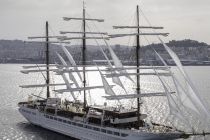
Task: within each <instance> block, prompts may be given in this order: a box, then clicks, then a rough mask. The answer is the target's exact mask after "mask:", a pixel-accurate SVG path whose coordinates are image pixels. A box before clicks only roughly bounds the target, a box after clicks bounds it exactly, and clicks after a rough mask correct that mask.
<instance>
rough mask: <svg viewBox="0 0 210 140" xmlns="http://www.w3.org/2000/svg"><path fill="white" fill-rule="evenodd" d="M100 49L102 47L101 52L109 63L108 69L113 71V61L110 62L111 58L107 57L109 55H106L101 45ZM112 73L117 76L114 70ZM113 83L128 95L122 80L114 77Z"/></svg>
mask: <svg viewBox="0 0 210 140" xmlns="http://www.w3.org/2000/svg"><path fill="white" fill-rule="evenodd" d="M99 47H100V50H101V52H102V53H103V55H104V57H105V59H106V60H107V62H108V67H109V69H113V66H112V63H111V61H110V60H109V58H108V57H107V55H106V53H105V52H104V50H103V48H102V47H101V46H100V45H99ZM111 73H113V74H116V71H115V70H113V71H112V72H111ZM112 81H113V83H115V84H117V85H119V86H120V87H121V88H123V90H124V91H125V93H126V94H127V91H126V89H125V87H124V85H123V84H122V82H121V80H120V78H119V77H112Z"/></svg>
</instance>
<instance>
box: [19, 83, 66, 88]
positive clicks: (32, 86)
mask: <svg viewBox="0 0 210 140" xmlns="http://www.w3.org/2000/svg"><path fill="white" fill-rule="evenodd" d="M65 85H66V84H65V83H61V84H39V85H21V86H20V87H21V88H37V87H47V86H65Z"/></svg>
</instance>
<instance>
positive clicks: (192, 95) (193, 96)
mask: <svg viewBox="0 0 210 140" xmlns="http://www.w3.org/2000/svg"><path fill="white" fill-rule="evenodd" d="M159 40H160V41H161V43H162V44H163V46H164V48H165V49H166V50H167V52H168V53H169V55H170V56H171V58H172V59H173V60H174V62H175V63H176V65H177V67H178V69H179V71H180V72H181V74H182V75H183V77H184V79H185V81H186V85H187V88H188V91H187V92H186V94H187V97H188V98H189V99H190V100H191V101H192V102H193V104H194V105H195V106H196V108H197V109H198V111H199V112H200V113H201V114H203V115H205V116H208V117H210V112H209V111H208V109H207V108H206V106H205V105H204V104H203V103H202V101H201V98H200V97H199V94H198V93H197V90H196V89H195V87H194V85H193V83H192V82H191V80H190V79H189V77H188V75H187V73H186V72H185V70H184V68H183V66H182V64H181V62H180V60H179V58H178V56H177V55H176V54H175V53H174V52H173V51H172V50H171V49H170V48H169V47H168V46H167V45H166V44H165V43H164V42H163V41H162V40H161V39H160V38H159ZM188 106H190V104H189V105H188Z"/></svg>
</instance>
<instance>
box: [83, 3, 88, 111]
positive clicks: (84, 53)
mask: <svg viewBox="0 0 210 140" xmlns="http://www.w3.org/2000/svg"><path fill="white" fill-rule="evenodd" d="M82 21H83V32H84V33H83V39H82V65H83V87H84V110H85V109H86V104H87V103H86V91H85V86H86V77H85V65H86V39H85V37H86V32H85V31H86V29H85V26H86V25H85V24H86V23H85V4H84V2H83V20H82Z"/></svg>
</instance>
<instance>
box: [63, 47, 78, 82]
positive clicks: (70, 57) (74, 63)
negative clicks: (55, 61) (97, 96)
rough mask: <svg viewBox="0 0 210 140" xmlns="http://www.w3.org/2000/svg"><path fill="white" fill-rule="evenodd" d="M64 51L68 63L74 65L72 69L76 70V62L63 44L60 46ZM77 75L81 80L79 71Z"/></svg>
mask: <svg viewBox="0 0 210 140" xmlns="http://www.w3.org/2000/svg"><path fill="white" fill-rule="evenodd" d="M61 47H62V49H63V51H64V53H65V54H66V56H67V58H68V60H69V61H70V63H71V64H72V66H75V67H74V69H75V70H77V71H78V68H77V67H76V66H77V65H76V62H75V61H74V58H73V56H72V55H71V54H70V52H69V51H68V50H67V49H66V47H64V46H63V45H62V46H61ZM77 75H78V76H79V78H80V80H81V81H82V76H81V74H80V73H79V72H77Z"/></svg>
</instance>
